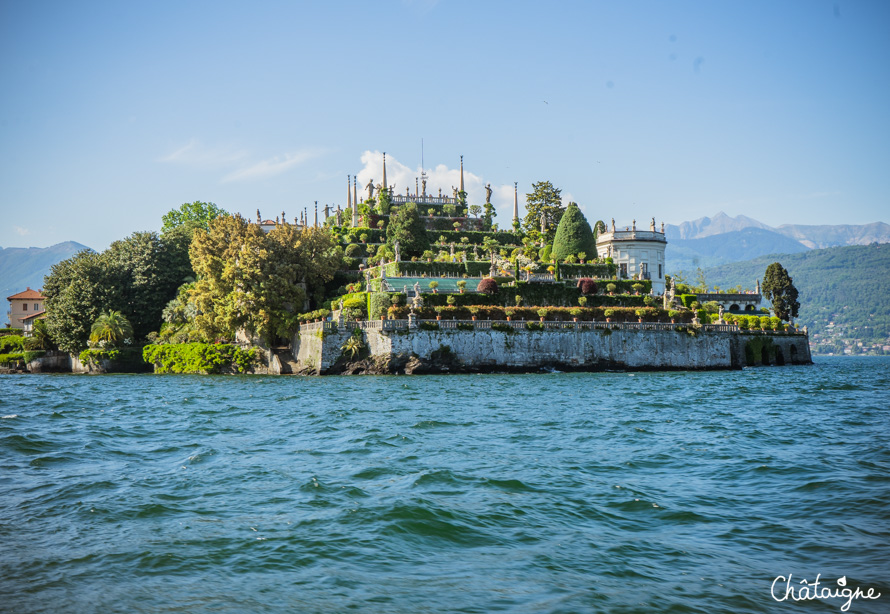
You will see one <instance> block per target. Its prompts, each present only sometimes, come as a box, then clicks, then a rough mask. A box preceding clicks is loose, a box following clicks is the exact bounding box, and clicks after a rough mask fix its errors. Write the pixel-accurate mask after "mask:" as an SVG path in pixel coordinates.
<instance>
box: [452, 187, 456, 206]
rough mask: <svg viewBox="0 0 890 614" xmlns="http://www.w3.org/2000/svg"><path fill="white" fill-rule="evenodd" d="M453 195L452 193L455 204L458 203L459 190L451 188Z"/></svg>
mask: <svg viewBox="0 0 890 614" xmlns="http://www.w3.org/2000/svg"><path fill="white" fill-rule="evenodd" d="M451 193H452V196H453V197H454V202H457V188H456V187H454V186H451Z"/></svg>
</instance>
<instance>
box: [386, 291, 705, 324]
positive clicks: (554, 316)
mask: <svg viewBox="0 0 890 614" xmlns="http://www.w3.org/2000/svg"><path fill="white" fill-rule="evenodd" d="M455 298H456V297H455ZM539 309H540V308H538V307H500V306H496V305H486V306H474V310H475V312H476V313H475V315H476V318H477V319H478V320H506V319H507V312H508V311H509V312H511V313H512V314H513V315H512V316H511V318H512V319H513V320H517V321H521V320H529V321H532V320H533V321H535V322H537V321H539V320H540V319H541V316H540V314H539V313H538V311H539ZM607 309H608V310H609V311H611V312H612V316H611V318H612V321H613V322H636V321H637V320H638V319H639V317H638V316H637V314H636V312H637V311H638V310H639V311H642V312H643V314H644V315H643V321H644V322H664V323H669V322H670V321H671V319H670V316H669V315H668V312H667V311H666V310H664V309H656V308H654V307H647V308H643V309H642V310H640V309H639V308H638V307H608V308H605V307H592V308H591V307H547V316H546V319H547V320H558V321H565V322H570V321H571V320H572V318H575V317H577V318H578V319H579V320H580V321H584V322H590V321H594V320H595V321H597V322H605V321H606V315H605V312H606V310H607ZM408 311H409V310H408V307H406V306H404V305H400V306H398V307H394V308H391V309H390V310H389V313H390V315H391V316H392V317H393V318H395V319H399V320H404V319H407V317H408ZM416 313H417V316H418V317H419V318H420V319H422V320H432V319H434V318H435V317H436V316H442V319H445V320H452V319H455V320H470V319H472V316H473V315H474V313H473V312H471V311H470V309H469V307H468V306H466V305H453V306H435V307H434V306H431V305H429V304H427V305H425V306H424V307H423V308H422V309H421V310H420V311H416ZM575 313H577V314H578V315H577V316H576V315H574V314H575ZM677 321H678V322H684V323H688V322H691V321H692V314H691V313H689V312H684V313H683V314H682V315H681V316H677Z"/></svg>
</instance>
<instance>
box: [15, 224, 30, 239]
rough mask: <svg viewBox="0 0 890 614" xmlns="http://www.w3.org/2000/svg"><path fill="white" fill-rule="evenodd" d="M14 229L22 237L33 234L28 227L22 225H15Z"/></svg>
mask: <svg viewBox="0 0 890 614" xmlns="http://www.w3.org/2000/svg"><path fill="white" fill-rule="evenodd" d="M13 229H14V230H15V233H16V234H17V235H18V236H20V237H24V236H25V235H29V234H31V231H30V230H28V229H27V228H22V227H21V226H13Z"/></svg>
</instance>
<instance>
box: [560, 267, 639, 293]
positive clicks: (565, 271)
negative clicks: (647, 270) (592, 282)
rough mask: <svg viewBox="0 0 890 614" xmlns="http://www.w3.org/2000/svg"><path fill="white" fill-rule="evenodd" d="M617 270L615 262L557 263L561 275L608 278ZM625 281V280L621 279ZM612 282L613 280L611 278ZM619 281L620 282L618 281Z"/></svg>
mask: <svg viewBox="0 0 890 614" xmlns="http://www.w3.org/2000/svg"><path fill="white" fill-rule="evenodd" d="M617 271H618V265H615V264H605V263H593V264H566V263H565V262H560V263H559V274H560V275H562V276H563V277H569V276H572V277H578V276H579V275H583V276H584V277H600V278H608V277H614V276H615V273H616V272H617ZM621 281H626V280H621ZM613 283H615V282H614V280H613ZM618 283H620V282H618ZM640 283H647V282H645V281H644V282H640ZM648 283H649V288H650V289H651V288H652V282H651V281H650V282H648Z"/></svg>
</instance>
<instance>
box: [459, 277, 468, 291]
mask: <svg viewBox="0 0 890 614" xmlns="http://www.w3.org/2000/svg"><path fill="white" fill-rule="evenodd" d="M457 287H458V288H459V289H461V290H464V289H466V287H467V282H466V280H465V279H461V280H460V281H459V282H457Z"/></svg>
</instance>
